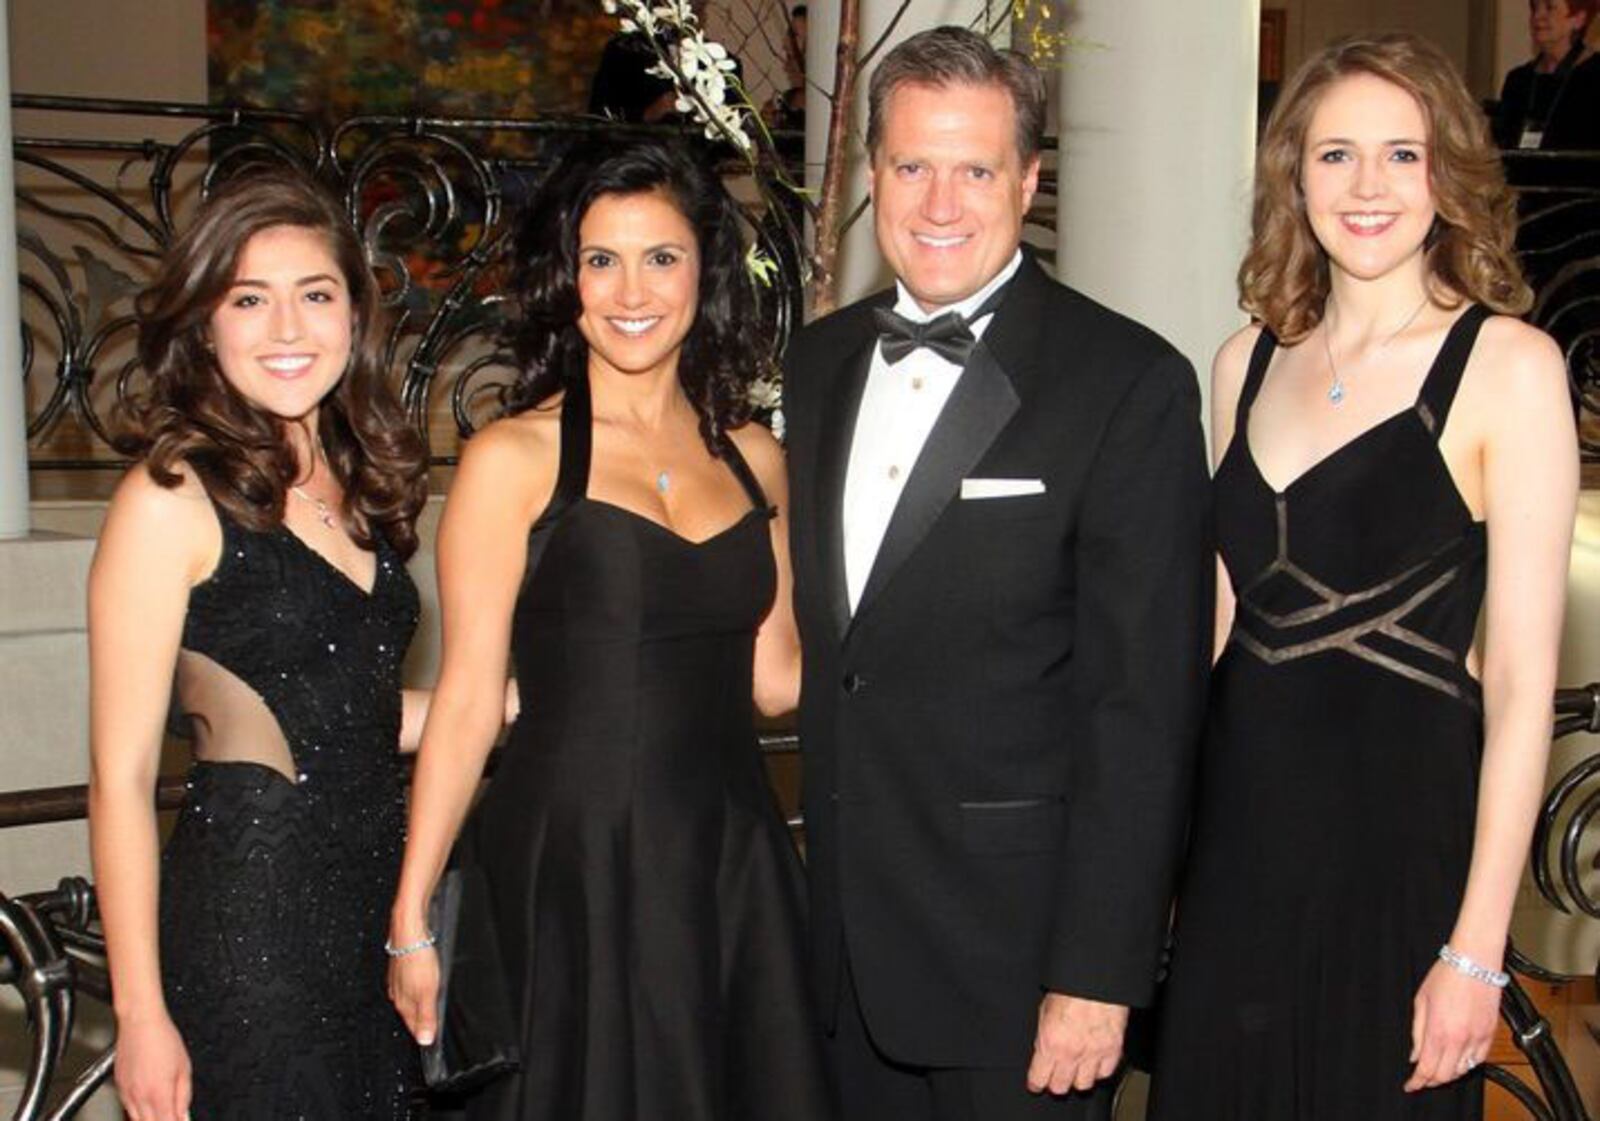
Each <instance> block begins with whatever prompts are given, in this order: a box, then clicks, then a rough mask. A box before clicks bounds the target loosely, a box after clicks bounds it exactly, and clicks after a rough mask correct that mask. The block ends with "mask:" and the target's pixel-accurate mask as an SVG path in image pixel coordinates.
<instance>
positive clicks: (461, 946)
mask: <svg viewBox="0 0 1600 1121" xmlns="http://www.w3.org/2000/svg"><path fill="white" fill-rule="evenodd" d="M488 891H489V886H488V882H487V881H486V880H485V878H484V875H483V870H482V869H481V868H479V867H477V865H476V864H475V863H473V862H466V863H463V864H461V865H458V866H453V867H451V868H450V869H448V870H447V871H446V872H445V874H444V877H443V878H442V879H441V880H440V881H439V887H438V889H437V890H436V891H435V892H434V894H433V900H432V901H431V902H430V904H429V905H428V926H429V929H431V930H432V931H433V933H434V937H435V938H436V939H437V942H436V943H435V948H436V950H437V952H438V954H439V1022H438V1028H437V1029H436V1031H435V1034H434V1040H433V1042H432V1043H431V1044H429V1045H428V1046H426V1047H424V1048H423V1049H422V1077H423V1079H424V1081H426V1082H427V1084H428V1089H429V1090H431V1091H432V1092H434V1093H436V1094H440V1095H444V1096H447V1097H456V1096H460V1095H465V1094H470V1093H472V1092H473V1091H474V1090H477V1089H478V1088H480V1087H481V1086H483V1085H485V1084H486V1083H489V1082H492V1081H493V1080H495V1079H496V1078H499V1077H501V1076H502V1075H505V1074H509V1073H510V1072H512V1071H514V1070H517V1069H518V1068H519V1067H520V1066H521V1065H522V1064H521V1056H520V1054H519V1052H518V1049H517V1031H516V1018H515V1016H513V1015H512V1010H511V1000H510V995H509V991H510V986H509V984H508V983H507V979H506V972H505V965H504V962H503V960H502V958H501V956H500V940H499V936H498V934H497V932H496V930H495V925H494V922H493V919H492V916H491V915H490V912H489V898H488Z"/></svg>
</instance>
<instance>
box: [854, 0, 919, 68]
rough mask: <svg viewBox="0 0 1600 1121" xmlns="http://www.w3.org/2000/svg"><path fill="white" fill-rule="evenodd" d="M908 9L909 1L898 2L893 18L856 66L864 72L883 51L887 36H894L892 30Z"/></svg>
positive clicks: (898, 24) (887, 39)
mask: <svg viewBox="0 0 1600 1121" xmlns="http://www.w3.org/2000/svg"><path fill="white" fill-rule="evenodd" d="M910 8H911V0H900V6H899V7H898V8H896V9H895V10H894V16H893V17H892V18H891V19H890V20H889V26H888V27H885V28H884V29H883V34H882V35H879V36H878V41H877V42H876V43H874V44H872V46H871V47H870V48H868V50H867V53H866V54H864V55H862V56H861V58H860V59H859V60H857V62H856V65H857V66H859V67H860V68H861V69H863V70H865V69H866V68H867V67H868V66H869V65H871V63H872V60H873V58H874V57H875V56H876V55H877V53H878V52H879V51H881V50H882V49H883V47H884V44H885V43H887V42H888V41H889V36H891V35H893V34H894V29H895V28H896V27H898V26H900V20H901V17H903V16H904V15H905V14H906V12H907V11H909V10H910Z"/></svg>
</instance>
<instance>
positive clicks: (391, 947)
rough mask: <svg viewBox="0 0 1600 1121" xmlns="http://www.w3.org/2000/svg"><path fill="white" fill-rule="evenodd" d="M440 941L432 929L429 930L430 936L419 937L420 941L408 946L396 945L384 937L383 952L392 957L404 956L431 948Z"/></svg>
mask: <svg viewBox="0 0 1600 1121" xmlns="http://www.w3.org/2000/svg"><path fill="white" fill-rule="evenodd" d="M438 941H439V939H438V936H437V935H435V934H434V933H433V931H431V930H430V931H429V932H428V936H427V937H426V938H422V939H419V940H418V941H416V942H412V943H411V944H409V945H406V946H396V945H395V944H394V943H393V942H390V941H389V940H388V939H384V942H383V952H384V953H386V954H388V955H389V956H390V957H392V958H403V957H405V956H406V955H407V954H414V953H416V952H418V951H419V950H431V949H432V948H433V946H434V944H435V943H437V942H438Z"/></svg>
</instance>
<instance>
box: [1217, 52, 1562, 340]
mask: <svg viewBox="0 0 1600 1121" xmlns="http://www.w3.org/2000/svg"><path fill="white" fill-rule="evenodd" d="M1355 74H1370V75H1372V76H1374V77H1376V78H1381V79H1383V80H1384V81H1386V82H1388V83H1390V84H1391V85H1395V86H1398V87H1399V88H1401V89H1403V90H1405V91H1406V92H1407V93H1409V94H1410V95H1411V96H1412V97H1413V98H1415V99H1416V102H1417V104H1418V106H1420V107H1421V109H1422V113H1423V116H1424V117H1425V118H1426V120H1427V123H1428V135H1427V141H1428V181H1429V187H1430V189H1431V191H1432V194H1433V205H1434V209H1435V211H1436V212H1437V217H1436V218H1435V219H1434V224H1433V229H1432V231H1431V232H1430V233H1429V234H1428V240H1427V248H1426V254H1427V260H1426V264H1427V271H1428V278H1429V282H1430V283H1429V290H1430V293H1431V294H1432V296H1433V299H1434V301H1435V302H1436V303H1439V304H1440V306H1452V305H1454V304H1457V303H1459V301H1460V300H1462V299H1468V300H1473V301H1476V302H1477V303H1480V304H1484V305H1486V306H1487V307H1489V308H1491V309H1493V310H1494V311H1497V312H1501V313H1502V314H1506V315H1521V314H1522V313H1523V312H1525V311H1527V310H1528V308H1529V307H1531V306H1532V305H1533V293H1532V291H1531V290H1530V289H1529V287H1528V285H1527V283H1526V281H1524V280H1523V278H1522V269H1521V267H1520V266H1519V265H1518V264H1517V259H1516V256H1515V254H1514V252H1513V249H1512V240H1513V237H1514V236H1515V233H1516V204H1515V201H1514V198H1513V196H1512V193H1511V190H1510V188H1509V187H1507V186H1506V180H1505V173H1504V171H1503V170H1502V169H1501V166H1500V156H1499V153H1498V152H1497V151H1496V150H1495V147H1494V143H1493V141H1492V140H1491V139H1490V137H1489V123H1488V121H1487V119H1486V118H1485V117H1484V115H1483V112H1482V111H1481V110H1480V109H1479V108H1478V106H1477V104H1476V103H1475V102H1474V101H1473V100H1472V95H1471V94H1469V93H1468V92H1467V89H1466V86H1465V85H1463V84H1462V81H1461V77H1460V75H1458V74H1457V73H1456V71H1455V68H1454V67H1453V66H1452V65H1451V63H1450V60H1449V59H1448V58H1446V57H1445V55H1444V53H1443V52H1442V51H1440V50H1439V48H1437V47H1435V46H1434V45H1433V44H1432V43H1429V42H1428V41H1427V40H1425V39H1422V38H1420V37H1418V36H1416V35H1411V34H1407V33H1404V32H1394V33H1390V34H1385V35H1377V36H1355V37H1351V38H1346V39H1339V40H1336V41H1335V42H1333V43H1330V44H1329V45H1328V46H1326V47H1324V48H1323V49H1322V50H1321V51H1319V52H1318V53H1317V54H1315V55H1313V56H1312V57H1311V58H1309V59H1307V60H1306V61H1305V63H1304V64H1303V65H1302V66H1301V67H1300V69H1299V70H1298V71H1296V72H1295V75H1294V76H1293V77H1292V78H1290V79H1289V82H1288V84H1287V85H1286V86H1285V87H1284V90H1283V93H1282V95H1281V96H1280V98H1279V100H1278V103H1277V105H1276V106H1275V107H1274V109H1273V111H1272V116H1271V118H1270V119H1269V120H1268V121H1267V128H1266V132H1265V133H1264V134H1263V136H1262V138H1261V146H1260V148H1259V149H1258V150H1257V153H1256V185H1255V210H1254V214H1253V215H1252V219H1251V237H1250V249H1249V251H1248V252H1247V253H1246V254H1245V258H1244V262H1243V263H1242V264H1241V265H1240V266H1239V306H1240V307H1241V308H1243V309H1244V310H1245V311H1246V312H1248V313H1249V314H1250V315H1251V316H1252V317H1254V318H1256V319H1258V320H1260V321H1261V322H1263V323H1265V324H1266V325H1267V327H1269V328H1270V329H1271V330H1272V332H1273V334H1275V335H1276V336H1277V337H1278V338H1279V339H1280V340H1281V341H1283V342H1285V343H1293V342H1297V341H1299V340H1300V339H1302V338H1304V337H1305V336H1306V335H1307V334H1308V333H1309V332H1310V331H1311V329H1312V328H1314V327H1315V326H1316V325H1317V324H1318V323H1319V322H1321V320H1322V313H1323V306H1324V304H1325V303H1326V301H1327V298H1328V285H1329V276H1328V255H1327V253H1325V252H1324V251H1323V249H1322V246H1321V245H1320V244H1319V243H1318V242H1317V239H1316V236H1315V234H1313V233H1312V230H1311V223H1310V222H1309V221H1308V220H1307V218H1306V207H1305V196H1304V194H1303V193H1302V191H1301V186H1300V177H1301V170H1302V164H1303V162H1304V158H1305V143H1306V131H1307V129H1308V128H1309V127H1310V124H1311V117H1312V114H1313V113H1315V112H1316V109H1317V105H1318V104H1319V103H1320V102H1321V100H1322V97H1323V95H1324V94H1326V93H1327V92H1328V90H1329V89H1330V88H1331V87H1332V86H1333V85H1334V83H1336V82H1338V81H1339V80H1340V79H1341V78H1346V77H1349V76H1351V75H1355Z"/></svg>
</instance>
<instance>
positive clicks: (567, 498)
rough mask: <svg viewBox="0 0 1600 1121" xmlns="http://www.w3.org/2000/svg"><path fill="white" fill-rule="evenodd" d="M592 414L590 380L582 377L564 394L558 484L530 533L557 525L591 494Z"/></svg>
mask: <svg viewBox="0 0 1600 1121" xmlns="http://www.w3.org/2000/svg"><path fill="white" fill-rule="evenodd" d="M591 417H592V409H591V407H590V404H589V379H587V378H579V379H578V381H577V383H576V384H574V385H569V386H567V388H566V391H565V392H564V393H563V394H562V396H561V459H560V462H559V463H558V465H557V467H556V485H555V489H554V490H553V491H552V492H551V494H550V501H549V502H548V503H546V504H545V508H544V512H543V513H541V514H540V515H539V517H538V519H537V520H535V521H534V523H533V529H532V530H530V532H534V531H537V530H540V529H543V528H545V527H546V526H549V525H552V524H554V523H555V522H556V521H558V520H559V519H560V517H561V515H562V514H565V513H566V512H567V511H568V510H569V509H571V508H572V507H573V506H575V505H576V504H577V503H578V502H580V501H582V500H583V496H584V495H585V494H587V493H588V491H589V453H590V448H591V445H592V443H593V440H594V433H593V425H592V423H591Z"/></svg>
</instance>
